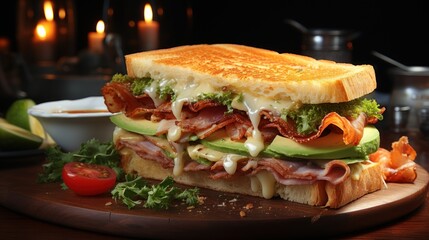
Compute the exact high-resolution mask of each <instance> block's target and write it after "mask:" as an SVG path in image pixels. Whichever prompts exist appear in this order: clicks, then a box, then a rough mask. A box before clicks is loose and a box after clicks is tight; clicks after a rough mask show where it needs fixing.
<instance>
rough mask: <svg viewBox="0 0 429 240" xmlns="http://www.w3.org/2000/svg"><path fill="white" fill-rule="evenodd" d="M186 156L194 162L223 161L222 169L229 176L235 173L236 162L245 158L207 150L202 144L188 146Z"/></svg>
mask: <svg viewBox="0 0 429 240" xmlns="http://www.w3.org/2000/svg"><path fill="white" fill-rule="evenodd" d="M188 154H189V156H190V158H191V159H194V160H196V159H198V158H204V159H207V160H209V161H211V162H217V161H223V163H222V165H223V168H224V169H225V171H226V172H227V173H228V174H230V175H233V174H234V173H235V172H236V171H237V162H238V161H239V160H240V159H244V158H247V157H246V156H241V155H237V154H229V153H223V152H219V151H216V150H213V149H209V148H206V147H205V146H204V145H202V144H198V145H194V146H188Z"/></svg>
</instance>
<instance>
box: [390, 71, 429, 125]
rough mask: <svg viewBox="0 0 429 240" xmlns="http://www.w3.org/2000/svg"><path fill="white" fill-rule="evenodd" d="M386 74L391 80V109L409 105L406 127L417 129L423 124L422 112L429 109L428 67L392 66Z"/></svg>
mask: <svg viewBox="0 0 429 240" xmlns="http://www.w3.org/2000/svg"><path fill="white" fill-rule="evenodd" d="M388 74H389V77H390V79H391V80H392V81H393V89H392V94H391V98H390V104H391V107H392V108H391V109H394V108H395V107H409V109H410V111H409V115H408V123H407V129H418V128H419V127H420V125H421V124H423V118H422V117H423V114H422V113H426V112H427V110H428V109H429V67H420V66H413V67H409V68H408V70H404V69H400V68H393V69H389V71H388ZM392 112H393V111H392ZM425 119H426V118H425Z"/></svg>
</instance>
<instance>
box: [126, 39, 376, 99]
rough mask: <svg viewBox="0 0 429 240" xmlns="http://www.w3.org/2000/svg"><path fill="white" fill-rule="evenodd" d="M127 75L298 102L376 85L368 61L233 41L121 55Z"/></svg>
mask: <svg viewBox="0 0 429 240" xmlns="http://www.w3.org/2000/svg"><path fill="white" fill-rule="evenodd" d="M125 59H126V66H127V71H128V75H130V76H134V77H151V78H153V79H156V80H170V79H171V80H174V81H185V82H189V83H199V82H210V84H211V85H212V86H213V87H214V88H215V89H217V90H219V91H220V90H221V89H225V88H227V89H228V90H231V91H234V92H237V93H243V92H247V93H252V94H253V95H254V96H256V97H258V96H264V97H266V98H271V99H273V100H288V101H294V102H299V103H311V104H318V103H338V102H346V101H350V100H353V99H356V98H359V97H362V96H364V95H366V94H369V93H371V92H372V91H374V89H375V88H376V79H375V72H374V68H373V67H372V66H371V65H352V64H346V63H336V62H333V61H328V60H315V59H313V58H310V57H306V56H301V55H295V54H288V53H284V54H280V53H277V52H274V51H270V50H264V49H259V48H253V47H248V46H242V45H234V44H215V45H191V46H180V47H175V48H170V49H161V50H155V51H149V52H140V53H135V54H130V55H127V56H125Z"/></svg>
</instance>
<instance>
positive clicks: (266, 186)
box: [250, 171, 276, 199]
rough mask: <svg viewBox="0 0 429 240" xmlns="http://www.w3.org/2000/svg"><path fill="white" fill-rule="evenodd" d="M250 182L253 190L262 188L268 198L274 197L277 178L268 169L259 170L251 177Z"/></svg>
mask: <svg viewBox="0 0 429 240" xmlns="http://www.w3.org/2000/svg"><path fill="white" fill-rule="evenodd" d="M250 184H251V188H252V191H253V192H258V191H260V190H261V191H262V196H263V197H264V198H266V199H270V198H272V197H273V196H274V194H275V185H276V179H275V178H274V176H273V174H271V173H270V172H268V171H261V172H258V173H257V174H256V176H254V177H252V178H251V179H250Z"/></svg>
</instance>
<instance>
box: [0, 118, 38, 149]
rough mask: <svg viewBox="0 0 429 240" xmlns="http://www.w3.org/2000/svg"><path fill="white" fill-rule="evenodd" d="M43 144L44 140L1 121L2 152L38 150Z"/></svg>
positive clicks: (0, 143) (0, 141)
mask: <svg viewBox="0 0 429 240" xmlns="http://www.w3.org/2000/svg"><path fill="white" fill-rule="evenodd" d="M42 143H43V138H41V137H39V136H37V135H35V134H32V133H31V132H30V131H28V130H26V129H23V128H21V127H18V126H15V125H13V124H10V123H8V122H7V121H4V120H0V150H2V151H17V150H29V149H37V148H39V147H40V146H41V144H42Z"/></svg>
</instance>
